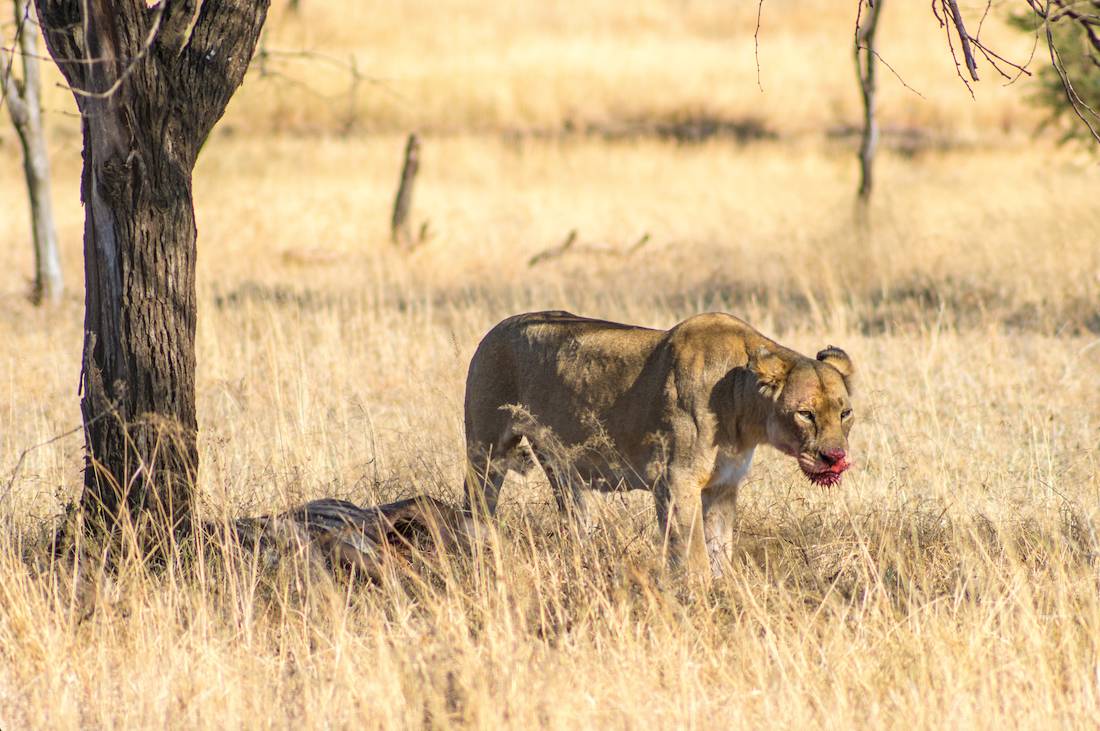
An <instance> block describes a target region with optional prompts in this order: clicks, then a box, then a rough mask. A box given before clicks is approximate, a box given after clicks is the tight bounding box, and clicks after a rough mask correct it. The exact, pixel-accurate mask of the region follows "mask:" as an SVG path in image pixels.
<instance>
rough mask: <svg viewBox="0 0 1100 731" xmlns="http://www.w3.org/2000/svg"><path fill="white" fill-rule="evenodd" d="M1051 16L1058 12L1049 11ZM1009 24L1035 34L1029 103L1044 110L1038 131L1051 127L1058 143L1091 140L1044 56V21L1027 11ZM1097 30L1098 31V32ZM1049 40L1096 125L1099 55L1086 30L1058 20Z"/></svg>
mask: <svg viewBox="0 0 1100 731" xmlns="http://www.w3.org/2000/svg"><path fill="white" fill-rule="evenodd" d="M1051 16H1052V17H1056V16H1057V13H1056V12H1055V10H1054V8H1053V7H1052V8H1051ZM1009 23H1010V24H1011V25H1012V26H1013V27H1015V28H1018V29H1020V30H1021V31H1023V32H1025V33H1028V34H1036V42H1037V44H1038V45H1037V46H1036V52H1035V53H1036V61H1037V62H1038V63H1036V64H1035V65H1034V66H1033V68H1036V69H1037V71H1036V73H1035V77H1034V83H1033V91H1032V93H1031V94H1030V97H1029V98H1030V101H1031V102H1032V103H1033V104H1035V105H1036V106H1038V107H1040V108H1042V109H1044V110H1046V112H1047V116H1046V118H1045V119H1044V120H1043V124H1042V126H1041V127H1040V129H1044V128H1048V127H1053V128H1054V129H1056V130H1058V131H1059V132H1060V133H1061V141H1062V142H1066V141H1069V140H1073V139H1079V140H1088V141H1091V140H1092V135H1091V134H1090V133H1089V129H1088V127H1087V126H1086V125H1084V124H1083V123H1082V122H1081V120H1080V119H1079V118H1078V116H1077V114H1076V113H1075V112H1074V109H1073V104H1072V103H1071V102H1070V98H1069V94H1068V92H1067V91H1066V88H1065V85H1064V84H1063V81H1062V77H1061V75H1060V74H1059V73H1058V70H1057V69H1056V68H1054V66H1053V65H1052V64H1051V63H1050V62H1049V60H1048V59H1045V58H1044V57H1045V56H1047V54H1048V51H1047V47H1046V46H1047V42H1046V24H1045V23H1044V21H1043V19H1042V18H1040V17H1039V16H1038V15H1036V14H1035V13H1033V12H1032V11H1030V10H1027V11H1024V12H1021V13H1017V14H1013V15H1011V16H1010V17H1009ZM1097 30H1098V31H1100V29H1097ZM1051 37H1052V38H1053V40H1054V45H1055V48H1057V50H1058V56H1059V58H1060V59H1061V62H1062V66H1063V68H1064V69H1065V72H1066V76H1067V77H1068V78H1069V81H1070V84H1072V86H1073V90H1074V91H1075V92H1076V93H1077V96H1078V97H1079V98H1080V99H1081V101H1082V102H1084V104H1085V105H1087V106H1088V107H1089V108H1091V109H1092V110H1095V112H1091V113H1090V111H1089V109H1082V111H1083V113H1084V114H1085V115H1086V116H1088V117H1090V120H1091V121H1092V122H1093V125H1094V126H1096V125H1097V121H1098V113H1100V54H1098V53H1097V52H1096V49H1094V48H1093V47H1092V45H1091V44H1090V43H1089V39H1088V36H1087V34H1086V32H1085V28H1084V27H1082V26H1081V25H1079V24H1078V23H1076V22H1074V21H1073V20H1072V19H1071V18H1068V17H1064V16H1063V17H1061V18H1060V19H1057V20H1055V21H1054V22H1053V23H1052V25H1051Z"/></svg>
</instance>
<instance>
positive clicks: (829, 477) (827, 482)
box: [802, 460, 851, 487]
mask: <svg viewBox="0 0 1100 731" xmlns="http://www.w3.org/2000/svg"><path fill="white" fill-rule="evenodd" d="M850 466H851V463H849V462H848V461H847V460H843V461H840V462H837V463H836V464H834V465H830V466H828V467H826V468H825V469H821V470H808V469H806V468H805V467H803V468H802V471H803V472H804V473H805V474H806V477H808V478H810V482H812V483H814V484H815V485H820V486H821V487H832V486H833V485H835V484H837V483H838V482H840V478H841V477H843V476H844V471H845V470H847V469H848V467H850Z"/></svg>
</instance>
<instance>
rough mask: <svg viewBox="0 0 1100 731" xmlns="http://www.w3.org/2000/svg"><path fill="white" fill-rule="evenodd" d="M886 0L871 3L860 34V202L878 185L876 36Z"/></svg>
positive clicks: (858, 50) (857, 56)
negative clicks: (861, 113) (875, 173)
mask: <svg viewBox="0 0 1100 731" xmlns="http://www.w3.org/2000/svg"><path fill="white" fill-rule="evenodd" d="M861 2H862V0H861ZM884 2H886V0H874V3H873V4H871V2H870V0H868V5H867V10H866V14H865V15H864V17H863V22H862V24H861V26H860V28H859V29H858V30H857V32H856V45H855V56H856V73H857V75H858V77H859V91H860V96H861V98H862V100H863V134H862V135H861V136H860V141H859V193H858V195H859V200H860V201H861V202H862V203H866V202H868V201H869V200H870V199H871V189H872V187H873V185H874V178H873V172H874V171H873V167H874V164H875V151H876V150H877V148H878V119H877V118H876V116H875V92H876V86H875V67H876V65H877V63H876V58H875V54H876V51H875V32H876V31H877V30H878V19H879V14H880V13H881V12H882V4H883V3H884Z"/></svg>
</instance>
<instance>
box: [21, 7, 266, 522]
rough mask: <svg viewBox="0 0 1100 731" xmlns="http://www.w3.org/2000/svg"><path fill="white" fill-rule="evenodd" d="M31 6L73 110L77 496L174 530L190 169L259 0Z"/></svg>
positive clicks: (236, 76) (186, 354)
mask: <svg viewBox="0 0 1100 731" xmlns="http://www.w3.org/2000/svg"><path fill="white" fill-rule="evenodd" d="M36 2H37V4H38V9H39V16H40V17H41V18H42V21H43V28H44V30H45V32H46V39H47V44H48V46H49V48H50V53H51V55H52V56H53V57H54V60H55V61H56V62H57V64H58V66H59V67H60V68H61V71H62V73H63V74H64V75H65V77H66V79H67V81H68V82H69V85H70V86H71V87H72V88H73V90H74V95H75V96H76V100H77V106H78V107H79V109H80V112H81V116H82V125H81V127H82V132H83V139H84V171H83V174H82V177H81V186H80V188H81V197H82V200H83V201H84V215H85V218H84V269H85V275H84V282H85V315H84V330H85V335H84V337H85V341H84V362H83V371H82V382H81V385H82V389H83V391H82V396H83V398H82V401H81V411H82V414H83V417H84V432H85V445H86V449H87V457H86V465H85V474H84V494H83V498H82V507H83V508H84V510H85V512H86V514H87V515H88V516H89V517H91V518H92V520H91V521H90V525H92V526H94V527H95V528H97V529H100V530H103V529H111V528H113V527H115V526H116V525H117V523H118V522H119V521H124V520H133V521H134V522H135V523H136V524H137V525H139V527H140V528H141V529H142V532H141V534H142V535H145V534H147V531H146V530H145V529H147V528H153V529H155V530H156V533H154V534H153V535H154V536H157V537H159V536H160V535H161V533H162V532H163V531H164V530H168V531H169V532H171V533H173V534H175V535H177V536H178V535H180V534H183V533H186V532H188V531H189V530H190V510H191V501H192V494H193V488H194V484H195V478H196V474H197V470H198V450H197V447H196V431H197V421H196V415H195V321H196V300H195V257H196V229H195V216H194V207H193V202H192V191H191V172H192V170H193V168H194V165H195V161H196V158H197V156H198V152H199V149H200V147H201V145H202V143H203V142H204V141H205V139H206V137H207V135H208V134H209V132H210V130H211V128H212V127H213V126H214V123H215V122H216V121H217V120H218V119H219V118H220V117H221V115H222V112H223V111H224V110H225V105H226V104H227V103H228V102H229V99H230V97H231V96H232V94H233V92H234V91H235V90H236V89H237V87H238V86H239V85H240V83H241V81H242V80H243V78H244V73H245V70H246V69H247V66H248V62H249V60H250V59H251V57H252V53H253V51H254V49H255V45H256V41H257V39H258V37H259V32H260V28H261V26H262V24H263V21H264V18H265V15H266V11H267V5H268V3H267V2H266V0H204V2H202V3H201V4H196V3H195V2H186V1H181V2H172V1H171V0H162V2H161V4H158V5H154V6H152V7H148V6H147V4H146V3H145V1H144V0H136V1H134V0H130V1H129V2H108V0H36Z"/></svg>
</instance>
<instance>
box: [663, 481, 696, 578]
mask: <svg viewBox="0 0 1100 731" xmlns="http://www.w3.org/2000/svg"><path fill="white" fill-rule="evenodd" d="M699 492H700V491H699V480H698V479H693V475H692V474H691V473H690V472H689V471H687V470H676V469H672V470H669V473H668V474H667V475H665V476H663V477H662V478H661V479H660V480H658V482H657V484H656V485H655V486H654V490H653V496H654V500H655V501H656V504H657V519H658V521H659V522H660V526H661V535H662V543H663V548H664V551H665V552H667V556H668V561H669V564H670V566H671V567H673V568H677V569H680V568H682V569H685V570H686V571H687V572H688V573H689V574H691V575H692V576H696V577H699V578H704V579H708V578H710V567H709V561H708V560H707V549H706V544H705V543H704V536H703V501H702V499H701V498H700V494H699Z"/></svg>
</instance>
